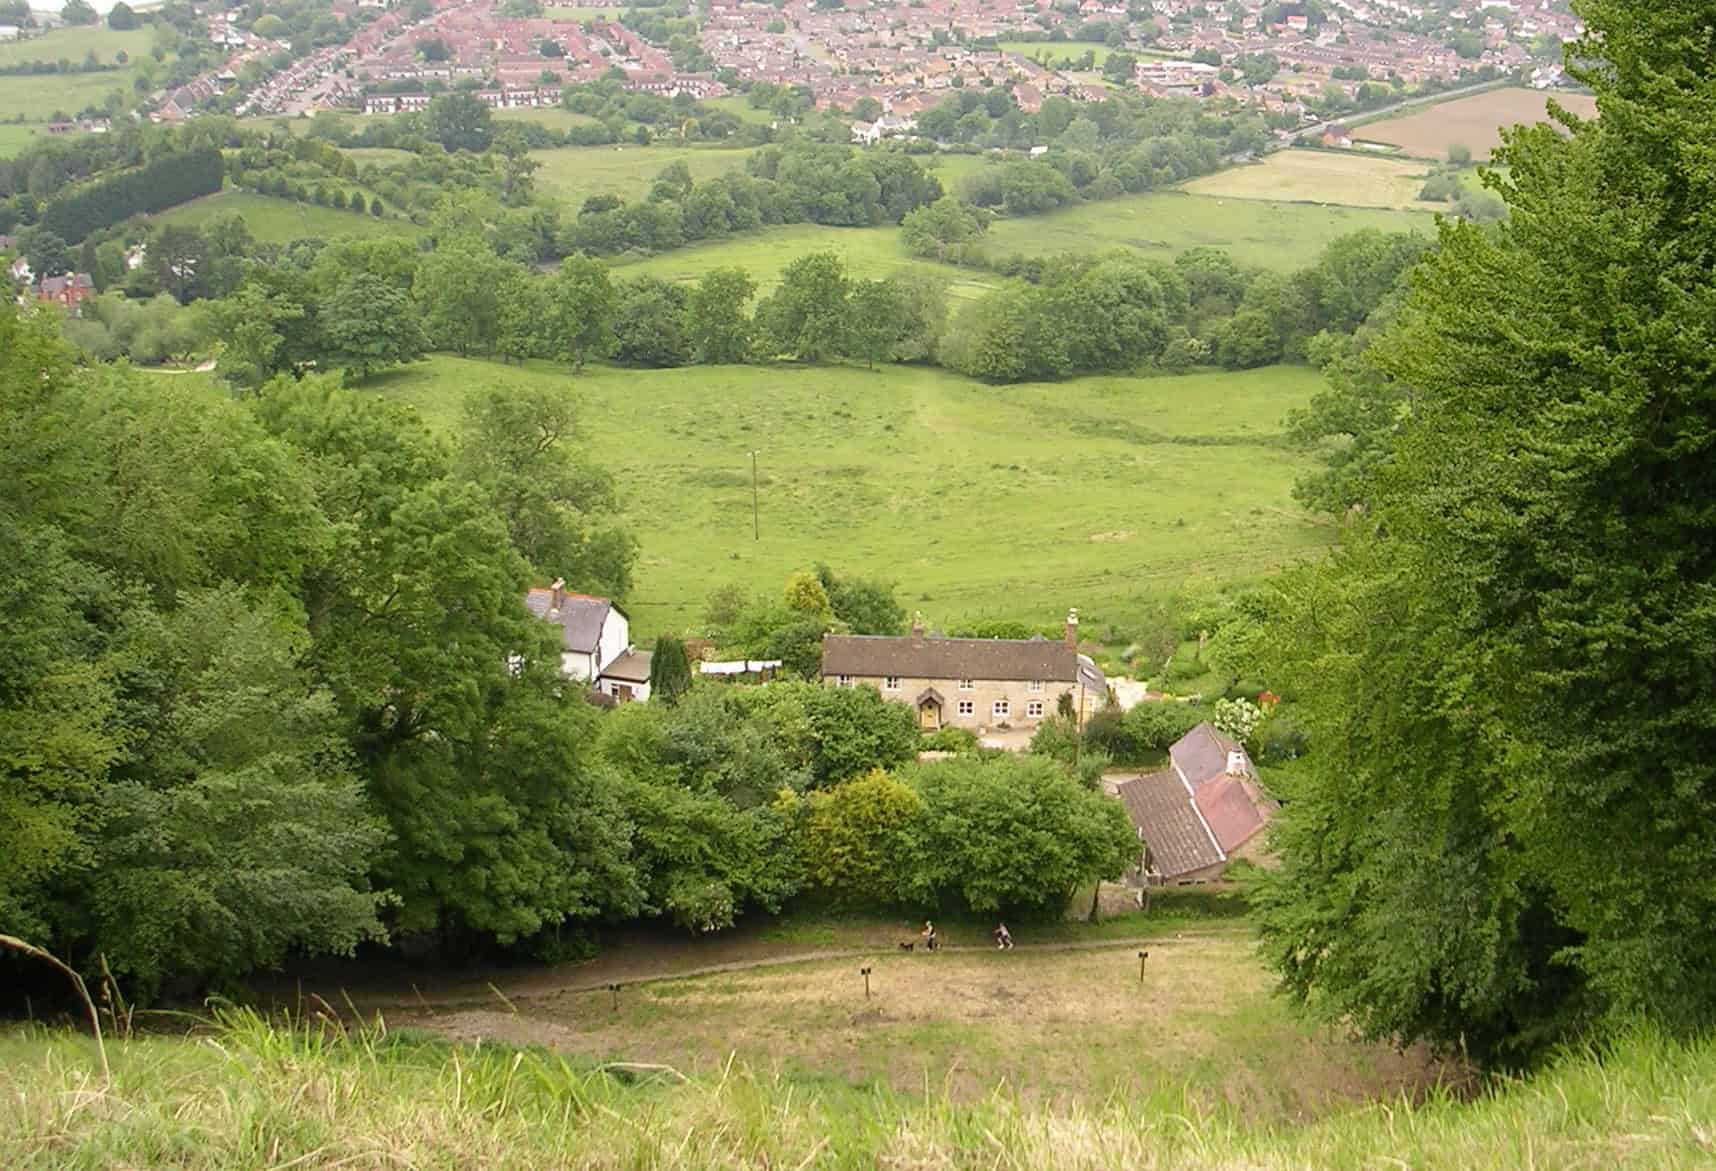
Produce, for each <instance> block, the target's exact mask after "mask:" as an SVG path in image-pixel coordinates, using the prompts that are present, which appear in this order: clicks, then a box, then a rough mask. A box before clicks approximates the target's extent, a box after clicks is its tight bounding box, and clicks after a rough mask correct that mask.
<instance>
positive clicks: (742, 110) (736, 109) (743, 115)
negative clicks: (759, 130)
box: [700, 94, 775, 126]
mask: <svg viewBox="0 0 1716 1171" xmlns="http://www.w3.org/2000/svg"><path fill="white" fill-rule="evenodd" d="M700 104H701V105H705V106H708V107H709V108H710V109H711V110H725V111H727V113H729V114H731V115H733V117H735V118H737V119H738V120H739V121H741V122H753V123H755V124H757V125H759V126H767V125H768V124H769V123H771V122H773V121H775V115H774V114H773V113H771V112H770V111H768V110H759V109H757V107H755V106H753V105H751V102H750V99H749V98H747V97H745V95H744V94H731V95H729V96H727V97H724V98H709V99H707V100H705V101H704V102H702V103H700Z"/></svg>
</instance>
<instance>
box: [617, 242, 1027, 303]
mask: <svg viewBox="0 0 1716 1171" xmlns="http://www.w3.org/2000/svg"><path fill="white" fill-rule="evenodd" d="M807 252H833V253H835V254H837V255H838V256H840V258H841V259H842V260H844V261H845V262H846V268H847V271H848V272H850V273H851V274H852V275H854V276H857V277H862V278H864V279H865V280H881V279H883V278H885V277H888V276H891V275H893V274H894V273H895V272H897V271H899V270H900V269H902V268H906V267H922V268H931V269H934V270H935V271H937V272H939V273H940V274H941V275H942V276H944V277H946V278H947V280H948V291H949V293H951V294H952V295H953V296H955V297H962V298H964V297H977V296H981V295H982V294H984V293H986V292H988V291H989V290H990V289H992V288H994V287H995V286H996V285H997V284H999V283H1000V278H998V277H996V276H994V275H993V274H991V273H987V272H984V271H982V270H981V269H970V268H955V267H954V266H952V265H945V264H936V263H933V262H930V261H924V260H919V259H917V258H916V257H914V256H912V255H911V254H909V253H908V252H907V251H906V250H905V249H904V248H903V247H901V245H900V233H899V230H898V229H896V228H892V227H881V228H829V227H823V226H821V225H819V224H784V225H781V226H778V227H772V228H766V229H764V230H762V231H758V232H747V233H745V234H744V235H740V236H733V237H730V238H728V239H725V240H716V241H712V242H710V243H707V244H696V245H693V246H691V247H689V248H676V249H674V250H673V251H671V252H663V253H661V254H660V255H658V256H651V257H647V258H645V259H643V260H632V261H627V260H623V259H621V260H618V261H616V262H615V272H616V274H617V275H620V276H635V275H639V274H646V273H647V274H648V275H650V276H657V277H660V278H662V279H663V280H670V281H694V280H696V279H697V278H698V277H701V276H702V275H703V274H704V273H706V272H708V271H709V270H710V269H712V268H742V269H744V270H745V271H746V272H748V273H750V274H751V276H752V277H753V278H754V279H755V280H756V282H757V284H758V285H759V286H760V287H761V289H762V291H763V292H764V293H767V292H769V291H771V290H773V289H774V287H775V286H776V285H777V284H779V283H780V274H781V270H782V269H784V268H785V267H786V266H787V265H789V264H791V263H792V262H793V261H794V260H797V259H798V258H799V257H800V256H803V255H805V254H806V253H807Z"/></svg>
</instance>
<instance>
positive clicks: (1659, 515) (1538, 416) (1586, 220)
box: [1263, 0, 1716, 1061]
mask: <svg viewBox="0 0 1716 1171" xmlns="http://www.w3.org/2000/svg"><path fill="white" fill-rule="evenodd" d="M1582 12H1583V15H1584V17H1585V20H1586V23H1587V25H1588V26H1589V29H1590V36H1589V38H1588V39H1587V41H1586V42H1585V43H1584V44H1583V45H1581V46H1579V47H1578V49H1577V50H1576V52H1575V53H1574V54H1573V55H1572V57H1571V60H1572V61H1574V62H1575V63H1576V67H1577V74H1578V76H1579V77H1580V78H1581V79H1582V80H1584V81H1586V82H1587V83H1588V84H1590V85H1591V86H1592V87H1593V88H1594V89H1595V90H1596V93H1597V101H1598V108H1599V111H1600V118H1599V119H1598V120H1594V121H1589V122H1581V121H1578V120H1576V119H1573V118H1571V117H1567V116H1565V115H1561V116H1560V119H1561V121H1562V122H1563V123H1564V124H1565V129H1566V131H1567V132H1568V133H1567V134H1565V135H1564V134H1562V133H1560V132H1559V131H1558V130H1556V129H1553V128H1549V127H1538V128H1534V129H1524V130H1516V131H1514V132H1513V133H1511V134H1510V135H1509V136H1508V138H1507V141H1506V144H1505V146H1504V148H1503V149H1502V151H1501V156H1500V161H1501V162H1503V163H1505V164H1506V166H1507V167H1508V168H1509V170H1508V174H1507V177H1506V178H1505V179H1503V180H1499V181H1497V186H1498V188H1499V190H1500V191H1501V193H1502V194H1503V195H1504V196H1505V197H1506V199H1507V201H1508V204H1509V206H1510V208H1511V212H1512V215H1511V219H1510V220H1509V221H1508V222H1506V223H1504V224H1500V225H1496V226H1492V227H1487V228H1486V227H1478V226H1474V225H1470V224H1445V225H1444V226H1443V229H1442V240H1441V247H1440V249H1439V251H1438V252H1437V253H1436V254H1435V255H1434V256H1433V257H1431V258H1430V259H1429V260H1428V261H1427V262H1425V264H1424V265H1423V266H1422V267H1421V268H1420V269H1419V271H1418V274H1417V276H1416V279H1415V281H1414V289H1413V292H1412V293H1411V295H1410V296H1409V297H1408V298H1407V299H1406V301H1405V303H1404V304H1403V306H1402V308H1401V310H1400V313H1399V316H1398V317H1397V319H1396V320H1395V321H1394V323H1393V324H1392V325H1391V326H1390V327H1389V328H1388V329H1387V330H1386V331H1384V333H1383V334H1382V335H1381V336H1380V337H1379V338H1378V339H1377V340H1376V341H1375V343H1374V344H1373V345H1372V347H1371V350H1370V353H1369V354H1368V361H1369V362H1370V363H1372V364H1373V365H1374V367H1375V369H1376V371H1377V372H1378V373H1379V374H1380V375H1382V376H1385V377H1387V378H1389V379H1392V380H1394V382H1395V383H1397V384H1400V385H1401V386H1405V387H1410V388H1411V391H1412V404H1413V405H1412V411H1411V413H1410V415H1405V416H1403V417H1402V419H1401V422H1400V429H1399V433H1398V437H1397V438H1396V440H1395V442H1394V447H1393V452H1392V455H1391V456H1390V458H1388V459H1386V460H1381V461H1377V462H1376V464H1375V465H1374V467H1373V468H1372V469H1371V470H1370V471H1369V472H1368V473H1367V474H1366V477H1365V483H1364V485H1363V490H1362V492H1360V493H1358V494H1357V495H1356V497H1355V498H1358V499H1364V500H1366V501H1367V502H1368V503H1369V505H1370V510H1369V515H1368V518H1367V521H1366V522H1365V523H1364V524H1363V526H1362V529H1361V530H1359V531H1356V532H1355V533H1354V536H1353V538H1352V539H1351V540H1350V541H1349V543H1348V547H1347V548H1346V549H1344V550H1343V551H1342V552H1341V554H1340V555H1338V556H1337V557H1336V558H1334V560H1333V561H1332V562H1331V563H1330V564H1329V565H1328V566H1326V567H1323V568H1320V569H1316V570H1310V571H1304V572H1300V573H1298V574H1295V575H1293V576H1291V577H1289V578H1288V579H1286V581H1285V582H1284V584H1283V586H1282V588H1281V590H1280V592H1279V595H1278V597H1277V601H1276V605H1277V608H1278V616H1279V619H1280V621H1279V622H1278V623H1277V624H1276V625H1275V627H1274V633H1275V638H1274V642H1275V644H1276V645H1275V657H1276V661H1277V663H1278V665H1279V666H1280V668H1281V670H1282V672H1283V674H1284V681H1285V682H1286V683H1287V684H1288V686H1289V687H1290V688H1291V689H1292V691H1293V692H1294V693H1295V694H1296V695H1297V697H1298V698H1299V699H1300V701H1301V703H1302V707H1303V709H1304V718H1305V720H1306V722H1307V724H1308V725H1310V726H1311V728H1312V731H1313V734H1314V736H1315V739H1316V743H1317V752H1316V753H1315V754H1314V755H1313V757H1312V758H1311V759H1310V760H1309V761H1308V762H1307V769H1306V771H1305V772H1304V773H1303V774H1301V775H1300V777H1299V779H1298V780H1297V781H1296V782H1294V783H1293V784H1292V785H1291V787H1290V791H1289V792H1287V793H1286V794H1285V796H1286V797H1287V798H1288V801H1287V804H1286V807H1285V811H1284V817H1283V819H1282V827H1281V832H1280V834H1279V836H1278V839H1277V840H1278V842H1279V843H1280V844H1281V845H1282V847H1283V852H1284V862H1285V864H1284V866H1283V867H1282V869H1281V870H1280V871H1279V873H1277V874H1276V875H1274V876H1272V877H1271V879H1270V880H1269V882H1268V885H1267V892H1268V893H1267V902H1266V909H1265V912H1264V920H1263V922H1264V932H1265V937H1266V939H1267V941H1268V947H1269V949H1270V951H1271V953H1272V955H1273V957H1274V960H1275V963H1276V964H1277V966H1278V967H1279V968H1280V970H1281V972H1282V974H1283V976H1284V978H1285V981H1286V984H1287V987H1288V988H1289V989H1290V990H1291V991H1292V992H1293V993H1295V994H1296V995H1298V996H1299V997H1301V998H1303V999H1305V1000H1307V1001H1310V1002H1312V1003H1315V1004H1318V1005H1321V1006H1323V1007H1325V1008H1326V1009H1327V1010H1328V1011H1330V1012H1331V1013H1332V1014H1334V1015H1337V1016H1339V1017H1341V1018H1343V1019H1347V1020H1351V1021H1355V1022H1357V1023H1358V1024H1359V1025H1361V1026H1362V1027H1364V1028H1365V1029H1366V1030H1367V1031H1369V1032H1371V1033H1374V1034H1384V1035H1393V1036H1396V1037H1399V1038H1402V1039H1410V1038H1414V1037H1429V1038H1432V1039H1435V1040H1437V1041H1441V1042H1444V1043H1449V1044H1454V1043H1463V1044H1465V1045H1466V1046H1467V1047H1468V1048H1469V1049H1470V1050H1471V1051H1472V1052H1474V1053H1477V1054H1478V1055H1480V1056H1483V1057H1487V1058H1489V1059H1492V1060H1498V1061H1503V1060H1509V1059H1514V1058H1527V1057H1529V1056H1530V1055H1532V1054H1533V1053H1535V1052H1536V1051H1537V1050H1538V1049H1539V1048H1540V1047H1541V1046H1542V1044H1543V1043H1545V1042H1546V1041H1549V1040H1553V1039H1554V1038H1557V1037H1560V1036H1565V1035H1566V1034H1567V1033H1568V1032H1569V1031H1570V1030H1572V1029H1574V1028H1576V1027H1578V1026H1579V1025H1580V1024H1582V1023H1584V1022H1587V1021H1590V1020H1592V1019H1594V1018H1597V1017H1601V1016H1606V1015H1620V1014H1632V1013H1640V1012H1642V1013H1647V1014H1650V1015H1652V1016H1654V1017H1656V1018H1657V1019H1659V1020H1662V1021H1664V1022H1666V1023H1668V1024H1669V1025H1671V1026H1675V1027H1696V1026H1700V1025H1703V1024H1707V1023H1708V1022H1710V1021H1711V1020H1712V1019H1716V984H1713V983H1712V982H1711V980H1710V978H1709V973H1710V972H1711V971H1712V970H1716V932H1713V931H1712V930H1711V926H1712V923H1716V816H1713V815H1716V771H1713V766H1712V764H1711V762H1712V761H1713V760H1716V715H1713V714H1712V713H1713V709H1712V707H1711V704H1710V696H1711V694H1712V692H1713V690H1716V659H1713V658H1712V656H1711V653H1710V649H1711V647H1712V646H1716V510H1713V506H1712V503H1711V502H1712V501H1713V500H1716V426H1713V425H1712V402H1713V398H1716V275H1713V269H1712V259H1713V257H1716V169H1712V167H1711V165H1710V162H1709V160H1710V158H1711V157H1712V153H1713V148H1716V52H1713V51H1712V50H1713V43H1712V42H1713V35H1712V31H1711V27H1710V23H1709V13H1708V7H1707V6H1706V5H1702V4H1693V3H1688V2H1671V3H1665V4H1660V5H1653V6H1643V5H1636V4H1631V3H1621V2H1619V0H1589V2H1588V3H1586V4H1584V5H1583V7H1582Z"/></svg>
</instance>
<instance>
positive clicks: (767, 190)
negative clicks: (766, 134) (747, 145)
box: [565, 142, 942, 255]
mask: <svg viewBox="0 0 1716 1171" xmlns="http://www.w3.org/2000/svg"><path fill="white" fill-rule="evenodd" d="M941 194H942V192H941V185H940V184H939V183H938V182H937V181H936V179H935V177H934V176H933V175H930V174H928V173H926V172H925V171H924V169H923V168H922V167H921V166H919V165H918V163H917V161H916V160H915V159H913V158H912V157H910V156H909V155H906V154H904V153H901V152H898V151H889V150H856V149H853V148H851V147H845V146H822V145H817V144H815V143H808V142H806V143H797V144H794V145H792V146H788V147H767V148H765V149H763V150H762V151H759V152H758V153H757V154H755V155H753V156H751V157H750V158H749V159H747V160H746V163H745V173H744V174H742V175H739V174H733V175H723V176H720V177H718V178H715V179H710V180H707V181H705V182H703V183H695V182H693V181H692V178H691V172H690V170H689V169H688V168H687V167H686V165H685V164H684V163H674V164H672V165H671V166H669V167H668V168H666V169H665V170H664V171H663V172H662V173H661V174H660V175H659V176H657V178H656V180H655V183H654V184H653V185H652V186H651V188H650V192H649V195H648V197H647V198H645V199H643V200H639V201H637V202H635V203H630V204H625V203H621V202H620V201H619V200H618V199H615V198H614V197H612V196H595V197H592V198H591V199H589V200H586V201H585V203H584V206H583V208H582V209H581V210H580V211H579V213H578V218H577V219H576V220H574V221H573V222H572V223H571V224H570V225H568V228H567V232H566V237H565V239H566V242H567V243H568V244H569V245H570V246H571V247H573V248H576V249H579V250H581V251H585V252H589V253H592V254H595V255H612V254H614V253H620V252H627V251H640V252H662V251H666V250H669V249H672V248H679V247H682V246H684V245H686V244H691V243H695V242H697V241H700V240H711V239H719V238H721V237H724V236H728V235H731V234H733V233H735V232H746V231H752V230H755V229H757V228H760V227H765V226H768V225H771V224H793V223H815V224H827V225H831V226H839V227H865V226H874V225H879V224H893V223H898V222H899V221H900V219H901V218H902V217H903V216H905V215H906V214H907V213H908V212H911V211H913V210H914V209H916V208H918V207H922V206H923V205H925V204H927V203H931V202H933V201H934V200H936V199H938V198H940V197H941Z"/></svg>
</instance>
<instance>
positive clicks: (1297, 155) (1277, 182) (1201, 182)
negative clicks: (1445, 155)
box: [1184, 150, 1442, 211]
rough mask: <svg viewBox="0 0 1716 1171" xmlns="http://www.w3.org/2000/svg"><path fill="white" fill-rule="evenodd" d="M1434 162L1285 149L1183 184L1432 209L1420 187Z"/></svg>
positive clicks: (1216, 192) (1227, 194) (1221, 191)
mask: <svg viewBox="0 0 1716 1171" xmlns="http://www.w3.org/2000/svg"><path fill="white" fill-rule="evenodd" d="M1429 173H1430V168H1429V167H1428V166H1427V165H1426V164H1425V163H1423V162H1420V161H1408V160H1405V159H1391V158H1377V157H1375V156H1372V155H1363V154H1335V153H1333V152H1330V151H1315V150H1282V151H1276V152H1275V153H1274V154H1271V155H1268V156H1266V157H1265V158H1264V159H1263V160H1262V161H1261V162H1256V163H1250V164H1246V165H1244V166H1238V167H1229V168H1227V169H1226V170H1224V171H1217V172H1216V173H1215V174H1213V175H1205V176H1203V177H1202V178H1198V179H1193V180H1192V181H1191V182H1190V183H1187V184H1185V187H1184V190H1185V191H1187V192H1188V193H1189V194H1192V195H1206V196H1213V197H1215V198H1218V199H1261V200H1269V201H1274V202H1281V203H1301V202H1302V203H1336V204H1343V205H1345V206H1348V207H1390V208H1401V209H1405V210H1408V211H1427V210H1433V209H1435V208H1437V207H1439V206H1442V205H1438V204H1434V203H1425V202H1423V201H1421V200H1420V199H1419V198H1418V192H1419V191H1420V190H1421V189H1422V188H1423V186H1424V180H1425V179H1426V178H1428V177H1429Z"/></svg>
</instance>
